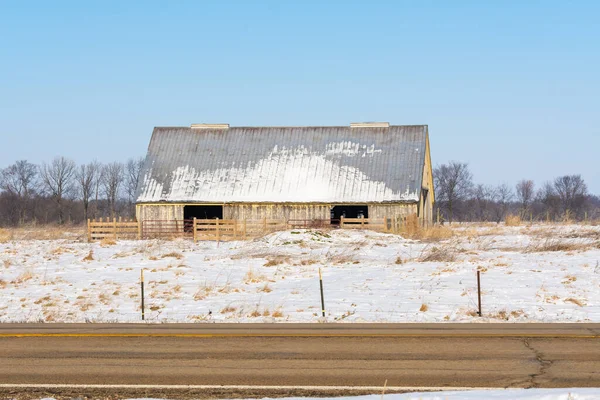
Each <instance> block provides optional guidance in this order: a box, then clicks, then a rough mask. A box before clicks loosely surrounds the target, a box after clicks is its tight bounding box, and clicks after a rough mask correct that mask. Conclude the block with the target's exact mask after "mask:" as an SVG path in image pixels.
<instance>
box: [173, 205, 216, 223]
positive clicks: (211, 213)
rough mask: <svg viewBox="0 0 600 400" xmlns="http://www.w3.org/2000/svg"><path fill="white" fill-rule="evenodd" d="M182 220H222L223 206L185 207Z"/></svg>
mask: <svg viewBox="0 0 600 400" xmlns="http://www.w3.org/2000/svg"><path fill="white" fill-rule="evenodd" d="M183 218H184V219H186V220H190V219H194V218H197V219H215V218H219V219H223V206H185V207H183Z"/></svg>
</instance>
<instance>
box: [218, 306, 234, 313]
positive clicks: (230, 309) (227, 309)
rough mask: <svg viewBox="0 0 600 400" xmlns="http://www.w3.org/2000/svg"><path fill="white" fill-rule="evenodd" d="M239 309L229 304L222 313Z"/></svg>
mask: <svg viewBox="0 0 600 400" xmlns="http://www.w3.org/2000/svg"><path fill="white" fill-rule="evenodd" d="M236 311H237V307H232V306H227V307H225V308H223V309H222V310H221V314H231V313H234V312H236Z"/></svg>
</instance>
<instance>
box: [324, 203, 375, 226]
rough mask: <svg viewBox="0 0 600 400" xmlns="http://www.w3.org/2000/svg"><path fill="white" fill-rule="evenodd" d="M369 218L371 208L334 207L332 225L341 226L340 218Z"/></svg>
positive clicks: (365, 206)
mask: <svg viewBox="0 0 600 400" xmlns="http://www.w3.org/2000/svg"><path fill="white" fill-rule="evenodd" d="M342 217H344V218H369V207H368V206H367V205H366V204H365V205H364V206H362V205H361V206H334V207H333V208H332V209H331V225H339V224H340V218H342Z"/></svg>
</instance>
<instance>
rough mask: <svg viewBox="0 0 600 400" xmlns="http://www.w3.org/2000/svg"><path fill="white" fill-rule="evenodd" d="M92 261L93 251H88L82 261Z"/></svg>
mask: <svg viewBox="0 0 600 400" xmlns="http://www.w3.org/2000/svg"><path fill="white" fill-rule="evenodd" d="M93 260H94V250H90V252H89V253H88V255H87V256H85V257H84V258H83V261H93Z"/></svg>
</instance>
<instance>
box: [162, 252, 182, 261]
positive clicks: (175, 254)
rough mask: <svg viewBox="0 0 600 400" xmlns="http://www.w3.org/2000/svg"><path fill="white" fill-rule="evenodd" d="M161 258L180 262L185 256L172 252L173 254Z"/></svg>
mask: <svg viewBox="0 0 600 400" xmlns="http://www.w3.org/2000/svg"><path fill="white" fill-rule="evenodd" d="M161 258H176V259H178V260H181V259H183V254H181V253H177V252H175V251H174V252H171V253H167V254H163V255H162V256H161Z"/></svg>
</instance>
